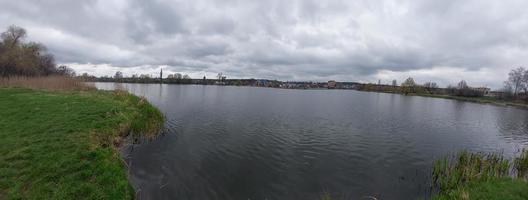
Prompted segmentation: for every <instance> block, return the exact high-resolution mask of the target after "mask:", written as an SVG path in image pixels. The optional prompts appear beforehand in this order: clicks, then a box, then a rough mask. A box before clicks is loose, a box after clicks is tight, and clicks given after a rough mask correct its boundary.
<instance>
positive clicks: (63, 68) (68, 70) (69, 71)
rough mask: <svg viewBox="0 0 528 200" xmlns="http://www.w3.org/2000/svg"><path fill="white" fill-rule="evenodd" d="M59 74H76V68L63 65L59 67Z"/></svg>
mask: <svg viewBox="0 0 528 200" xmlns="http://www.w3.org/2000/svg"><path fill="white" fill-rule="evenodd" d="M57 74H59V75H62V76H72V77H73V76H75V70H73V69H72V68H70V67H68V66H66V65H61V66H59V67H58V68H57Z"/></svg>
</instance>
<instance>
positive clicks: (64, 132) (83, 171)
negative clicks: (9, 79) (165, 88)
mask: <svg viewBox="0 0 528 200" xmlns="http://www.w3.org/2000/svg"><path fill="white" fill-rule="evenodd" d="M163 122H164V117H163V115H162V114H161V113H160V112H159V110H157V109H156V108H155V107H153V106H152V105H150V104H149V103H148V102H146V101H145V100H144V99H141V98H138V97H135V96H133V95H130V94H128V93H124V92H102V91H85V92H45V91H34V90H29V89H12V88H11V89H8V88H0V138H1V139H0V199H132V198H133V197H134V190H133V188H132V187H131V185H130V184H129V181H128V177H127V171H126V167H125V164H124V163H123V161H122V160H121V158H120V156H119V153H118V151H117V149H116V147H115V145H114V144H119V143H120V141H121V138H122V137H123V136H124V135H125V134H127V133H128V132H130V131H131V132H134V133H135V134H136V135H139V134H145V135H146V136H149V137H151V136H154V135H156V134H157V133H158V132H159V130H160V128H161V127H162V125H163Z"/></svg>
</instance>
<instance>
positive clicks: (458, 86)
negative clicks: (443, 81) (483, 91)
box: [457, 80, 469, 90]
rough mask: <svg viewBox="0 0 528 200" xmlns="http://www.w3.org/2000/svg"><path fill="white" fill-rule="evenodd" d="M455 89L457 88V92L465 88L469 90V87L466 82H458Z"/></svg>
mask: <svg viewBox="0 0 528 200" xmlns="http://www.w3.org/2000/svg"><path fill="white" fill-rule="evenodd" d="M457 88H458V89H459V90H462V89H467V88H469V86H468V84H467V83H466V81H464V80H461V81H460V82H458V84H457Z"/></svg>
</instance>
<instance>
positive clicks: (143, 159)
mask: <svg viewBox="0 0 528 200" xmlns="http://www.w3.org/2000/svg"><path fill="white" fill-rule="evenodd" d="M116 85H119V87H122V88H125V89H127V90H128V91H130V92H132V93H134V94H136V95H140V96H145V97H146V98H147V99H148V100H149V101H150V102H151V103H153V104H154V105H156V106H157V107H158V108H160V109H161V110H162V111H163V113H164V114H165V115H166V116H167V122H166V128H167V133H166V134H165V135H163V136H161V137H159V138H157V139H154V140H152V141H149V142H143V143H141V144H138V145H134V146H131V147H129V148H128V149H127V150H125V151H126V156H127V158H126V160H127V161H128V162H129V166H130V173H131V180H132V182H133V184H134V186H135V187H136V190H137V191H138V197H139V198H141V199H254V200H260V199H314V200H316V199H319V198H320V196H321V195H322V194H325V193H328V194H331V195H332V196H333V197H334V199H368V197H369V196H372V197H376V198H378V199H417V198H426V197H427V196H428V195H429V194H430V189H429V182H430V169H431V167H432V164H433V161H434V160H435V159H437V158H439V157H440V156H443V155H446V154H448V153H453V152H458V151H459V150H469V151H473V152H502V153H503V154H504V155H506V156H512V155H514V154H517V153H518V152H519V150H520V149H522V148H526V147H528V112H527V110H522V109H518V108H513V107H498V106H492V105H485V104H475V103H469V102H462V101H455V100H447V99H438V98H426V97H416V96H403V95H398V94H384V93H370V92H359V91H353V90H286V89H272V88H254V87H229V86H203V85H165V84H162V85H160V84H114V83H96V86H97V87H98V88H101V89H113V88H115V87H116Z"/></svg>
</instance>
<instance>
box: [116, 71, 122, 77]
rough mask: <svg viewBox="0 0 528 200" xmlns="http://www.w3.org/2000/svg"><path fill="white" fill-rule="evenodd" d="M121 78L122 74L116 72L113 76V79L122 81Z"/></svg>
mask: <svg viewBox="0 0 528 200" xmlns="http://www.w3.org/2000/svg"><path fill="white" fill-rule="evenodd" d="M122 78H123V72H121V71H117V72H116V73H115V75H114V79H122Z"/></svg>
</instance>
